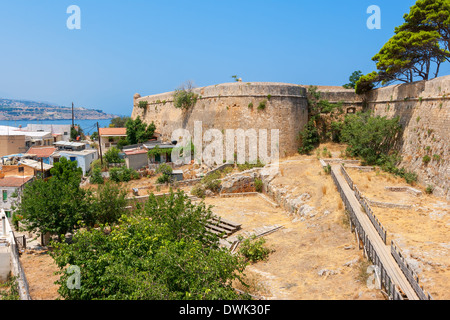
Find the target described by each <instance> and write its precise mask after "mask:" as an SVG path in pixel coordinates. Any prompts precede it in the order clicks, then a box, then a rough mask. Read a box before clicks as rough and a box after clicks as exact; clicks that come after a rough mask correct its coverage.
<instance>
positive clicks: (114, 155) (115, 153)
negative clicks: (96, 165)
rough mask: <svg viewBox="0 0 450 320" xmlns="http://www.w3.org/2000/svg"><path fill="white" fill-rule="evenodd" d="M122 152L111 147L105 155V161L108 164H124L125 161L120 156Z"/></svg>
mask: <svg viewBox="0 0 450 320" xmlns="http://www.w3.org/2000/svg"><path fill="white" fill-rule="evenodd" d="M119 153H120V150H119V149H117V148H116V147H111V148H109V149H108V151H106V153H105V160H106V162H108V163H122V162H124V160H123V159H121V158H120V156H119Z"/></svg>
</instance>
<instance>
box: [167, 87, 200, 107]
mask: <svg viewBox="0 0 450 320" xmlns="http://www.w3.org/2000/svg"><path fill="white" fill-rule="evenodd" d="M197 99H198V95H197V94H195V93H194V92H192V91H190V90H186V89H177V90H175V93H174V95H173V104H174V106H175V108H178V109H185V110H186V109H189V108H191V107H193V106H194V105H195V104H196V103H197Z"/></svg>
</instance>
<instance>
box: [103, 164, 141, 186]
mask: <svg viewBox="0 0 450 320" xmlns="http://www.w3.org/2000/svg"><path fill="white" fill-rule="evenodd" d="M109 178H110V179H111V180H112V181H114V182H128V181H131V180H137V179H139V173H137V172H136V171H135V170H134V169H131V168H130V169H128V168H127V167H120V168H111V169H110V170H109Z"/></svg>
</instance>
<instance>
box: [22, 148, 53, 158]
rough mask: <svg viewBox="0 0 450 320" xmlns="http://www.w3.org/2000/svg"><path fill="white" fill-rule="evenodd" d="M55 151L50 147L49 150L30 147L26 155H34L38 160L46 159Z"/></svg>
mask: <svg viewBox="0 0 450 320" xmlns="http://www.w3.org/2000/svg"><path fill="white" fill-rule="evenodd" d="M56 150H57V149H56V148H53V147H50V148H37V147H31V148H30V149H29V150H28V152H27V154H29V155H36V157H38V158H48V157H50V156H51V155H52V154H53V153H54V152H55V151H56Z"/></svg>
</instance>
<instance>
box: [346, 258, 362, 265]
mask: <svg viewBox="0 0 450 320" xmlns="http://www.w3.org/2000/svg"><path fill="white" fill-rule="evenodd" d="M358 261H359V258H355V259H353V260H351V261H349V262H346V263H344V264H343V266H344V267H351V266H353V265H354V264H355V263H357V262H358Z"/></svg>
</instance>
